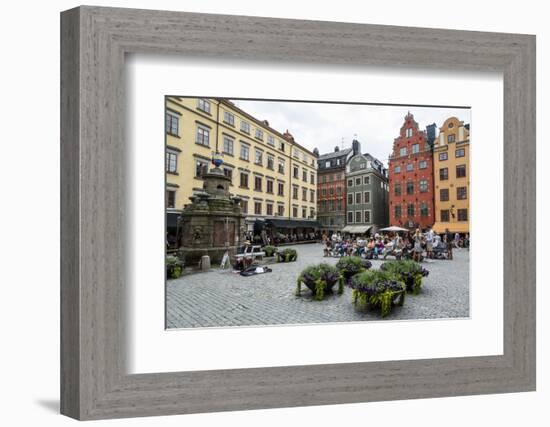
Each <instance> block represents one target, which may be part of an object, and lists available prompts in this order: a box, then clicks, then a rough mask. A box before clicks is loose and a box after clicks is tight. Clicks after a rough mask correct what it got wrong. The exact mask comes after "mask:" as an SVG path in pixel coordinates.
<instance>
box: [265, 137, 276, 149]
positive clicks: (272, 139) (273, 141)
mask: <svg viewBox="0 0 550 427" xmlns="http://www.w3.org/2000/svg"><path fill="white" fill-rule="evenodd" d="M267 143H268V144H269V145H272V146H273V147H275V138H274V137H273V135H267Z"/></svg>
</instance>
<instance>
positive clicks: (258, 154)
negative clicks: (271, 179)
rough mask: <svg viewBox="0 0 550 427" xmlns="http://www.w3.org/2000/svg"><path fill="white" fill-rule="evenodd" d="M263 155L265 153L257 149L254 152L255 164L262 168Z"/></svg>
mask: <svg viewBox="0 0 550 427" xmlns="http://www.w3.org/2000/svg"><path fill="white" fill-rule="evenodd" d="M263 155H264V153H263V152H262V151H261V150H258V149H257V148H256V149H255V150H254V163H256V164H257V165H260V166H261V165H262V163H263Z"/></svg>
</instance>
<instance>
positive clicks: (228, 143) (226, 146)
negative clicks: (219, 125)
mask: <svg viewBox="0 0 550 427" xmlns="http://www.w3.org/2000/svg"><path fill="white" fill-rule="evenodd" d="M233 143H234V141H233V138H230V137H228V136H225V135H224V137H223V152H224V153H227V154H231V155H233Z"/></svg>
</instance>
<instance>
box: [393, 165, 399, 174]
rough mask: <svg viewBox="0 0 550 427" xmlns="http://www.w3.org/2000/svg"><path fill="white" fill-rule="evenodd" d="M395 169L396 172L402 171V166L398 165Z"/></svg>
mask: <svg viewBox="0 0 550 427" xmlns="http://www.w3.org/2000/svg"><path fill="white" fill-rule="evenodd" d="M393 171H394V172H395V173H400V172H401V166H396V167H395V168H394V169H393Z"/></svg>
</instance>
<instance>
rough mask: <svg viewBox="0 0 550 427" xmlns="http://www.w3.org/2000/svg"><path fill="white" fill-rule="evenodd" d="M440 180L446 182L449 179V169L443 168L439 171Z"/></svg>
mask: <svg viewBox="0 0 550 427" xmlns="http://www.w3.org/2000/svg"><path fill="white" fill-rule="evenodd" d="M439 179H440V180H441V181H446V180H448V179H449V169H447V168H441V169H439Z"/></svg>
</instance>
